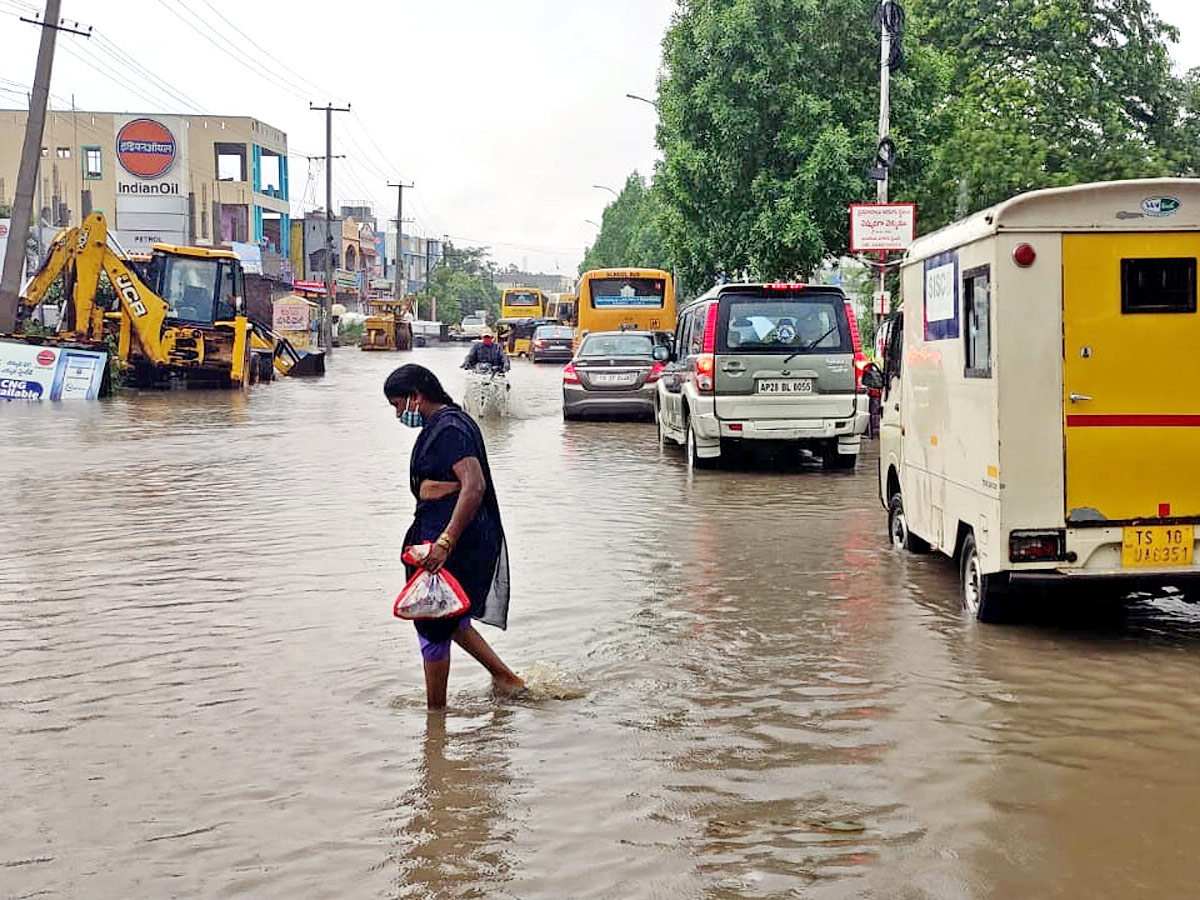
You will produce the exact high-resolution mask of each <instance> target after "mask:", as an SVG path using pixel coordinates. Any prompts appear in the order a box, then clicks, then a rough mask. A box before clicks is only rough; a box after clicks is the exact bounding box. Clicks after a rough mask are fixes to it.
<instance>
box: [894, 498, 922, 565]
mask: <svg viewBox="0 0 1200 900" xmlns="http://www.w3.org/2000/svg"><path fill="white" fill-rule="evenodd" d="M888 537H889V538H890V539H891V542H892V546H893V547H895V548H896V549H897V550H907V551H908V552H909V553H928V552H929V545H928V544H927V543H925V542H924V541H923V540H921V539H920V538H919V537H917V536H916V535H915V534H913V533H912V532H911V531H909V530H908V517H907V516H905V514H904V501H903V500H901V499H900V492H899V491H897V492H896V493H894V494H892V499H891V500H890V501H888Z"/></svg>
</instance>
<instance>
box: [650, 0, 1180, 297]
mask: <svg viewBox="0 0 1200 900" xmlns="http://www.w3.org/2000/svg"><path fill="white" fill-rule="evenodd" d="M907 8H908V16H907V23H906V33H905V35H904V38H903V40H902V42H901V46H902V47H903V51H904V56H905V60H904V64H903V65H902V66H901V67H900V68H899V69H898V70H897V71H895V72H894V73H893V78H892V128H891V137H892V139H893V140H894V141H895V144H896V147H897V160H896V166H895V168H894V169H893V171H892V173H891V174H892V177H891V196H892V199H894V200H901V201H902V200H911V201H916V202H917V204H918V226H919V228H920V230H921V231H929V230H932V229H933V228H936V227H940V226H941V225H944V224H946V223H947V222H949V221H952V220H953V219H954V218H956V217H959V216H962V215H965V214H967V213H969V212H972V211H974V210H977V209H980V208H983V207H985V206H987V205H990V204H992V203H995V202H998V201H1000V200H1002V199H1005V198H1006V197H1009V196H1012V195H1013V194H1016V193H1019V192H1021V191H1025V190H1030V189H1034V188H1038V187H1047V186H1053V185H1061V184H1071V183H1077V182H1080V181H1087V180H1105V179H1114V178H1131V177H1144V176H1153V175H1164V174H1171V173H1181V174H1186V173H1194V172H1196V171H1197V170H1198V169H1200V151H1198V150H1197V149H1196V148H1197V147H1198V146H1200V141H1197V138H1200V75H1195V74H1194V75H1192V76H1189V78H1188V79H1186V80H1183V81H1180V80H1177V79H1175V78H1174V77H1173V76H1172V74H1171V69H1170V61H1169V56H1168V53H1167V45H1168V44H1169V43H1170V42H1171V41H1173V40H1175V39H1176V38H1177V33H1176V31H1175V29H1174V28H1172V27H1171V26H1169V25H1167V24H1165V23H1164V22H1163V21H1162V20H1161V19H1160V18H1159V17H1158V16H1157V15H1155V13H1154V12H1153V10H1152V9H1151V7H1150V3H1149V0H909V2H908V3H907ZM877 9H878V2H877V0H679V6H678V9H677V11H676V13H675V16H674V19H673V20H672V23H671V26H670V28H669V29H668V32H667V35H666V37H665V38H664V41H663V66H662V74H661V76H660V82H659V109H660V119H659V129H658V145H659V147H660V149H661V150H662V154H663V159H662V161H661V163H660V164H659V166H658V168H657V170H656V173H655V180H654V186H653V191H652V194H653V196H655V197H656V198H657V200H658V202H659V204H660V209H659V211H658V218H659V220H660V221H661V223H662V228H663V232H664V238H665V243H666V249H667V253H668V255H669V257H670V258H671V262H672V263H673V264H674V268H675V270H676V271H677V273H678V274H679V275H680V276H681V281H682V283H683V287H684V289H685V290H692V291H695V290H699V289H702V288H705V287H707V286H708V285H709V284H711V283H712V282H713V281H714V280H715V279H717V278H719V277H730V278H733V277H743V276H744V277H750V278H760V279H768V278H792V277H806V276H808V275H809V274H810V273H811V272H812V271H813V270H814V269H815V268H816V267H817V265H818V264H819V263H820V262H821V260H822V259H825V258H827V257H829V256H831V255H837V254H839V253H841V252H844V251H845V250H846V249H847V243H848V235H847V218H848V217H847V206H848V204H849V203H851V202H854V201H860V200H870V199H874V192H875V186H874V183H873V182H871V181H870V180H869V179H868V178H867V177H866V175H865V171H864V170H865V166H866V165H868V164H869V163H870V162H871V161H872V160H873V159H874V156H875V151H876V143H877V118H878V102H879V81H878V75H879V34H878V28H877V27H876V26H873V25H872V22H871V18H872V14H873V13H874V12H875V11H876V10H877ZM1181 111H1182V119H1181Z"/></svg>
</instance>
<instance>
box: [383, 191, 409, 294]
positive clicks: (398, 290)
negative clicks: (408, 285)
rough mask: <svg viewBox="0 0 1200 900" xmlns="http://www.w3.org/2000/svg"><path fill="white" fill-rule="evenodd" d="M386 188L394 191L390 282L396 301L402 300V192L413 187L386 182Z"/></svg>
mask: <svg viewBox="0 0 1200 900" xmlns="http://www.w3.org/2000/svg"><path fill="white" fill-rule="evenodd" d="M388 187H394V188H395V189H396V271H395V272H393V273H392V275H393V278H392V280H393V281H394V282H395V284H394V285H393V290H394V293H395V296H396V299H397V300H403V299H404V287H405V285H404V281H405V278H404V191H405V189H407V188H411V187H413V184H412V182H409V183H408V184H405V183H404V182H403V181H401V182H399V183H397V184H393V183H392V182H390V181H389V182H388Z"/></svg>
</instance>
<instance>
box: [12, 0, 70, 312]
mask: <svg viewBox="0 0 1200 900" xmlns="http://www.w3.org/2000/svg"><path fill="white" fill-rule="evenodd" d="M61 6H62V2H61V0H47V2H46V13H45V15H44V16H43V17H42V20H41V21H40V22H39V21H37V20H36V19H26V18H24V17H22V19H21V21H22V22H29V23H30V24H33V25H40V26H41V28H42V40H41V43H40V44H39V45H38V57H37V68H36V69H35V70H34V76H33V94H32V95H31V96H30V98H29V116H28V118H26V120H25V143H24V144H23V145H22V147H21V165H20V168H19V169H18V170H17V187H16V192H15V193H14V194H13V207H12V225H11V227H10V229H9V233H8V247H7V249H6V251H5V254H4V268H3V271H2V273H0V334H4V333H7V332H10V331H13V330H14V329H15V328H16V326H17V304H18V303H19V302H20V293H21V272H22V267H23V265H24V263H25V248H26V246H27V245H28V243H29V221H30V219H31V218H32V217H33V191H34V187H35V182H37V181H38V180H39V179H38V177H37V171H38V164H39V163H40V162H41V158H42V134H43V132H44V130H45V127H46V104H47V102H48V101H49V98H50V73H51V71H52V70H53V68H54V43H55V39H56V38H57V37H58V32H59V31H69V32H71V33H72V34H79V35H83V36H84V37H90V35H89V33H88V32H86V31H78V30H76V29H74V28H67V27H66V26H63V25H60V24H59V16H58V13H59V8H60V7H61ZM75 24H79V23H75ZM38 217H39V219H40V218H41V210H38ZM40 236H41V235H40V233H39V238H40Z"/></svg>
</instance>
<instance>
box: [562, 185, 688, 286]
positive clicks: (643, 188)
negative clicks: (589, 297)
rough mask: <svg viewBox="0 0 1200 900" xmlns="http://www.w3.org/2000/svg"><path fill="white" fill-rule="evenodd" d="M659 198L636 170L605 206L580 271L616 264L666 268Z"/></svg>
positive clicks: (581, 272)
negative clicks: (615, 197)
mask: <svg viewBox="0 0 1200 900" xmlns="http://www.w3.org/2000/svg"><path fill="white" fill-rule="evenodd" d="M661 216H662V213H661V209H660V204H659V202H658V198H657V197H656V196H655V195H654V194H653V193H652V192H651V191H650V189H649V187H648V186H647V184H646V179H644V178H643V177H642V176H641V175H639V174H638V173H637V172H634V173H633V174H632V175H630V176H629V178H627V179H626V181H625V187H624V188H623V189H622V190H621V193H620V194H619V195H618V196H617V199H616V200H614V201H613V202H612V203H610V204H608V206H607V207H605V209H604V216H603V218H602V219H601V223H600V233H599V234H598V235H597V236H596V242H595V243H594V244H592V246H590V247H588V249H587V251H586V252H585V253H584V256H583V262H582V263H580V264H579V274H581V275H582V274H583V273H584V272H586V271H588V270H589V269H604V268H610V267H614V266H644V267H650V268H663V267H666V266H667V264H668V261H667V253H666V247H665V245H664V243H663V233H662V226H661Z"/></svg>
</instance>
